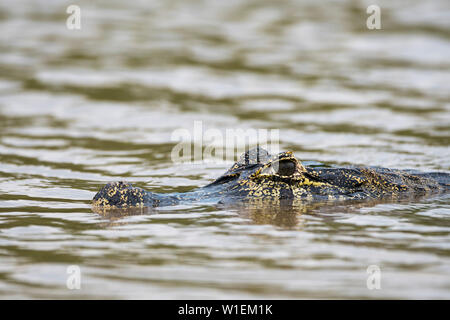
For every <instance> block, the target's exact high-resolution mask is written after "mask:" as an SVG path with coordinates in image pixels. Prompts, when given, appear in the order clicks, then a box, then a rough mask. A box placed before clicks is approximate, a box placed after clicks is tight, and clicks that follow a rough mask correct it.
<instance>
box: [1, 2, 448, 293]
mask: <svg viewBox="0 0 450 320" xmlns="http://www.w3.org/2000/svg"><path fill="white" fill-rule="evenodd" d="M72 4H75V5H78V6H79V7H80V9H81V29H79V30H77V29H75V30H70V29H68V28H67V26H66V20H67V18H68V17H69V14H68V13H66V9H67V7H68V6H69V5H72ZM371 4H376V5H378V6H379V7H380V8H381V29H380V30H369V29H368V28H367V27H366V20H367V18H368V17H369V14H367V13H366V9H367V7H368V6H369V5H371ZM0 30H1V32H0V197H1V201H0V297H1V298H61V297H62V298H165V299H172V298H191V299H196V298H199V299H201V298H446V299H448V298H450V279H449V274H450V259H449V256H450V247H449V243H450V241H449V240H450V236H449V231H450V219H449V215H450V199H449V198H448V197H441V198H439V199H428V200H422V201H418V202H414V203H397V204H372V205H371V206H367V207H356V206H355V207H351V206H350V207H349V206H346V207H333V208H310V207H308V208H300V209H299V210H298V211H295V210H294V212H282V211H281V212H277V211H276V210H274V211H273V212H272V211H270V212H262V213H261V212H259V211H252V210H250V211H245V212H243V211H242V210H237V209H230V208H217V207H215V206H204V205H192V206H178V207H172V208H165V209H160V210H159V211H158V212H156V213H157V214H146V215H137V216H130V217H109V216H100V215H98V214H95V213H93V212H92V211H91V209H90V200H91V199H92V197H93V195H94V194H95V192H96V191H97V190H98V189H99V188H100V187H101V186H102V185H103V184H104V183H105V182H107V181H114V180H122V179H123V180H128V181H131V182H133V183H134V184H135V185H138V186H141V187H144V188H146V189H150V190H153V191H157V192H172V191H180V192H181V191H187V190H190V189H193V188H195V187H198V186H202V185H205V184H206V183H208V182H210V181H212V180H213V179H214V178H216V177H218V176H219V175H220V174H222V173H223V172H224V171H225V170H226V169H227V165H224V164H217V165H215V166H214V165H208V166H196V167H195V168H194V169H193V168H192V167H191V166H186V165H183V164H176V163H173V162H172V161H171V158H170V153H171V150H172V148H173V147H174V145H175V144H176V143H177V142H174V141H173V140H171V135H172V133H173V132H174V130H177V129H179V128H192V126H193V124H194V121H202V122H203V124H204V126H205V127H206V128H207V127H210V128H218V129H220V130H225V129H227V128H244V129H245V128H255V129H258V128H265V129H278V130H280V148H281V149H282V150H292V151H294V152H295V154H296V156H297V157H298V158H299V159H301V160H302V161H304V162H305V163H306V164H308V163H316V162H320V163H324V164H327V165H348V164H356V165H379V166H386V167H394V168H400V169H405V168H410V169H418V170H427V171H448V170H449V168H450V148H449V141H450V99H449V92H450V73H449V71H450V58H449V57H450V2H448V1H446V0H442V1H441V0H435V1H427V2H425V1H414V0H411V1H395V2H394V1H376V2H373V1H356V0H355V1H294V0H292V1H287V0H286V1H285V0H282V1H265V0H255V1H251V0H248V1H244V0H227V1H219V0H210V1H200V0H183V1H181V0H180V1H170V0H161V1H157V0H152V1H118V0H117V1H114V0H105V1H101V0H96V1H87V0H86V1H64V0H58V1H56V0H55V1H50V0H45V1H44V0H42V1H38V0H3V1H2V2H1V3H0ZM371 264H376V265H379V266H380V268H381V270H382V277H383V278H382V279H383V280H382V281H383V282H382V289H381V290H368V289H367V287H366V278H367V273H366V269H367V267H368V266H369V265H371ZM68 265H79V266H80V268H81V272H82V281H81V286H82V289H81V290H69V289H67V287H66V279H67V273H66V268H67V266H68Z"/></svg>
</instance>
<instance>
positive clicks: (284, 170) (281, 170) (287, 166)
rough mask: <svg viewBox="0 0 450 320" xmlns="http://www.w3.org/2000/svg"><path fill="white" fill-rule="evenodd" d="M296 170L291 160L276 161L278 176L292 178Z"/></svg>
mask: <svg viewBox="0 0 450 320" xmlns="http://www.w3.org/2000/svg"><path fill="white" fill-rule="evenodd" d="M295 170H296V165H295V163H294V162H293V161H291V160H280V161H278V174H279V175H280V176H292V175H293V174H294V172H295Z"/></svg>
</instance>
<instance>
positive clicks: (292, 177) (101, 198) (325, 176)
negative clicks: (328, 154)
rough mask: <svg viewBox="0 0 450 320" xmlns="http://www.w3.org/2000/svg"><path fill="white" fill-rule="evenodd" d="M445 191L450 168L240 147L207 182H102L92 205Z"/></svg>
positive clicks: (304, 199)
mask: <svg viewBox="0 0 450 320" xmlns="http://www.w3.org/2000/svg"><path fill="white" fill-rule="evenodd" d="M449 191H450V174H448V173H444V172H431V173H421V172H416V171H411V170H409V171H405V170H393V169H386V168H379V167H347V168H330V167H305V166H303V165H302V163H301V162H300V161H299V160H298V159H297V158H295V157H294V155H293V154H292V152H282V153H280V154H278V155H274V156H272V155H270V154H269V153H268V152H267V151H266V150H264V149H262V148H259V147H257V148H254V149H252V150H249V151H247V152H245V153H244V154H243V155H242V156H241V158H240V160H239V161H238V162H236V163H235V164H234V165H233V166H232V167H231V168H230V169H229V170H228V171H227V172H225V173H224V174H223V175H222V176H220V177H219V178H218V179H216V180H215V181H213V182H212V183H210V184H208V185H206V186H204V187H201V188H198V189H195V190H193V191H190V192H185V193H167V194H158V193H153V192H149V191H146V190H144V189H141V188H137V187H133V186H132V185H131V184H130V183H127V182H112V183H108V184H106V185H105V186H104V187H103V188H102V189H101V190H100V191H99V192H98V193H97V194H96V195H95V196H94V199H93V205H94V207H96V208H99V207H100V208H103V209H107V208H129V207H158V206H167V205H176V204H184V203H195V202H215V203H234V202H237V201H250V202H252V201H253V202H255V201H265V202H267V203H274V202H275V203H277V202H279V201H281V200H283V199H289V200H291V201H294V202H300V203H304V202H308V201H329V200H331V201H336V200H369V199H386V198H393V199H402V198H410V197H416V196H427V195H432V194H438V193H446V192H449Z"/></svg>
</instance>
